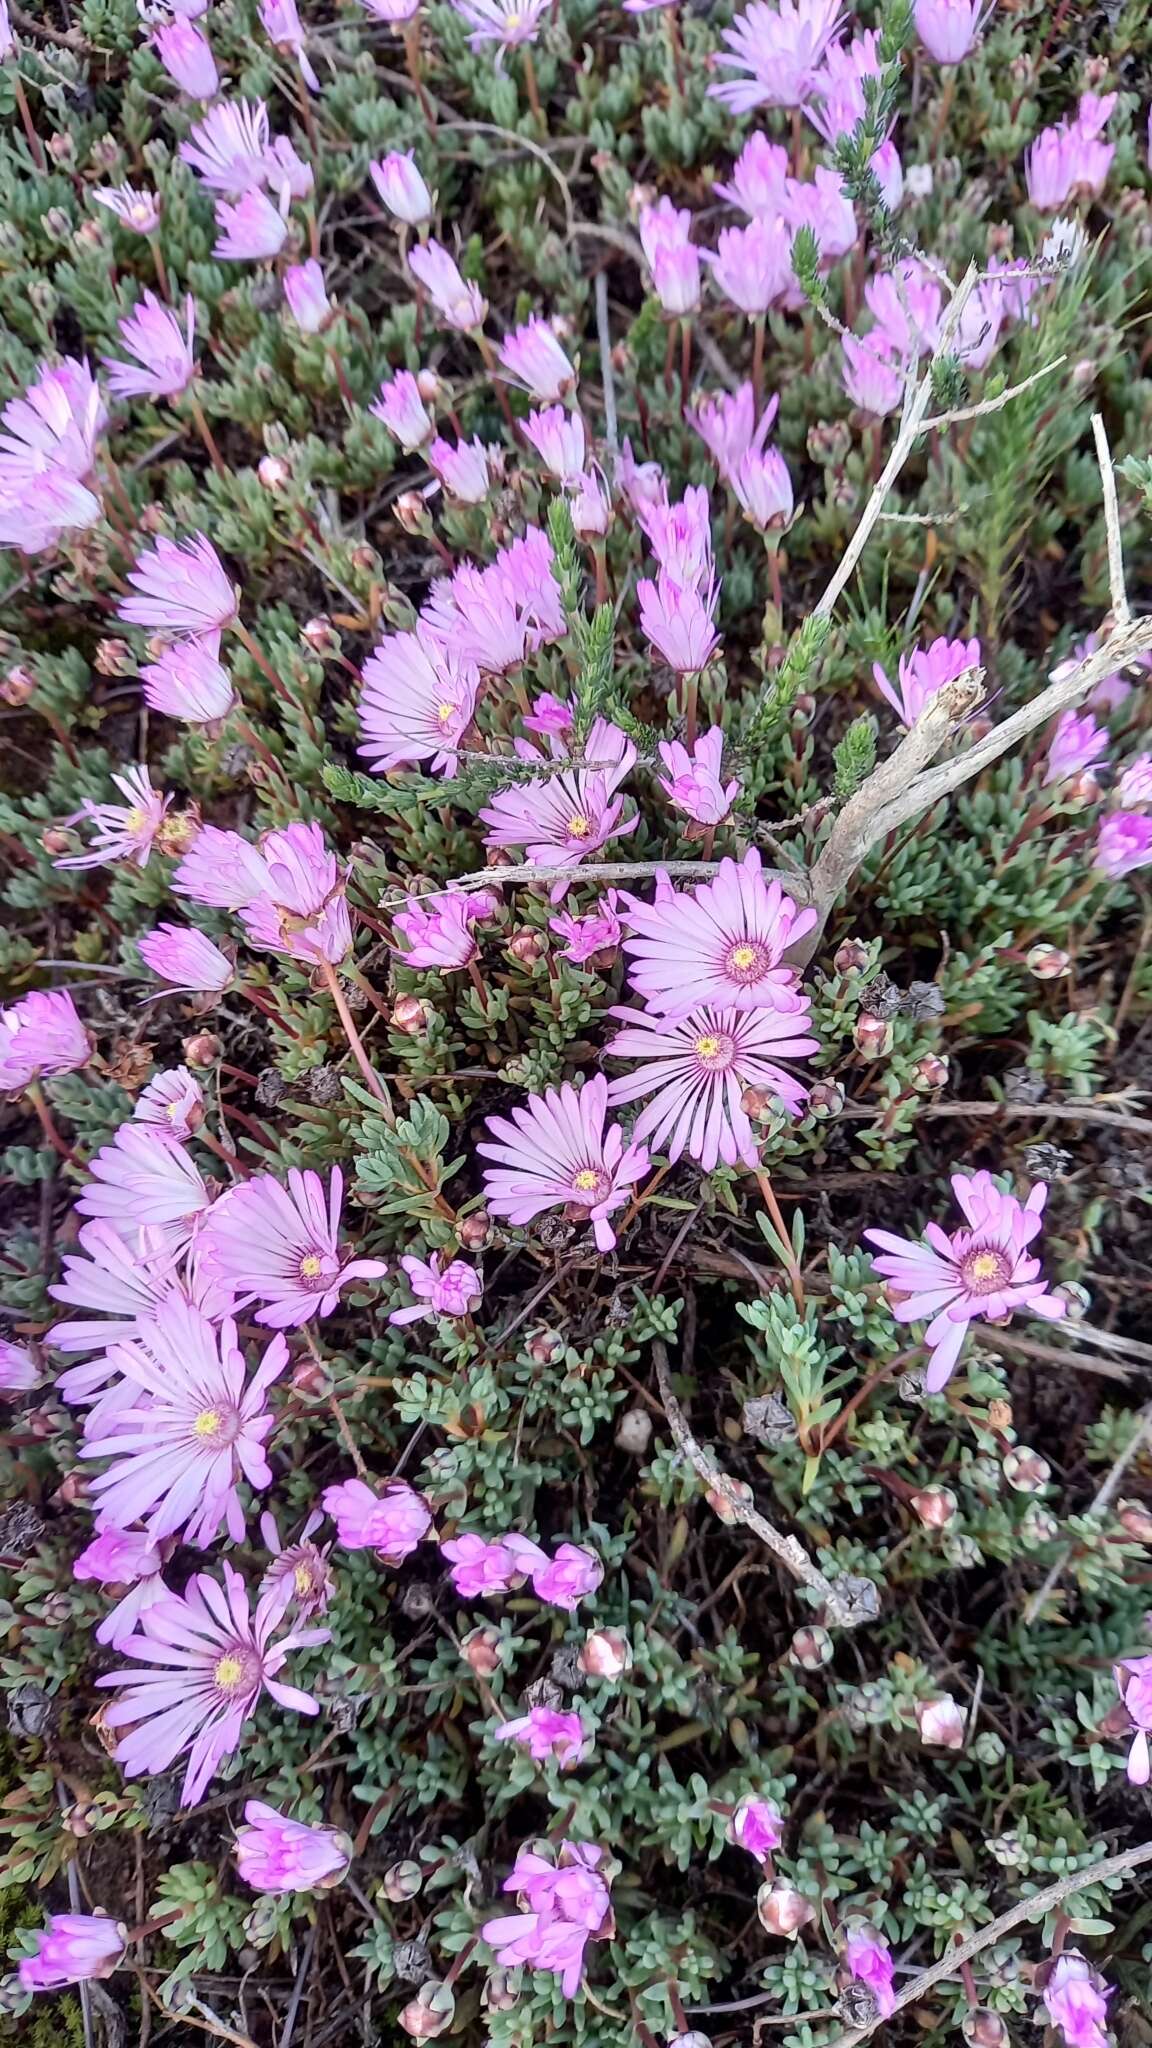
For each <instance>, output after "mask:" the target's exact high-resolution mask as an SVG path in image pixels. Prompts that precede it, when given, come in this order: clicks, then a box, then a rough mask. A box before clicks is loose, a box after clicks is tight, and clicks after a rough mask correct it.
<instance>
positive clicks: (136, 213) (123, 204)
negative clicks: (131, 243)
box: [92, 185, 160, 235]
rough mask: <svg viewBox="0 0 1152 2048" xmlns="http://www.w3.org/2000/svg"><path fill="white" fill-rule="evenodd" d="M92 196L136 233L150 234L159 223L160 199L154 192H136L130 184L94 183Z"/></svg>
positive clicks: (99, 204) (98, 203)
mask: <svg viewBox="0 0 1152 2048" xmlns="http://www.w3.org/2000/svg"><path fill="white" fill-rule="evenodd" d="M92 197H93V199H94V200H95V201H96V204H97V206H106V207H107V209H108V211H109V213H114V214H115V216H116V218H117V220H118V221H120V222H121V223H122V224H123V226H124V227H126V228H133V229H135V232H136V233H137V234H138V235H151V234H153V233H154V232H155V230H156V229H157V227H159V225H160V201H159V200H158V199H157V197H156V194H155V193H154V192H137V191H136V189H135V187H134V186H132V185H94V186H93V188H92Z"/></svg>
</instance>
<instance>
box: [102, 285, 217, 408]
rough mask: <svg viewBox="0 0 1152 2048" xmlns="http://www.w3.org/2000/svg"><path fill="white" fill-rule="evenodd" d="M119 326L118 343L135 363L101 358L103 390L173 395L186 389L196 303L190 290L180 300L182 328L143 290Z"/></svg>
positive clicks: (193, 371) (191, 374)
mask: <svg viewBox="0 0 1152 2048" xmlns="http://www.w3.org/2000/svg"><path fill="white" fill-rule="evenodd" d="M119 327H120V334H121V338H122V340H123V342H124V346H125V347H126V349H127V350H128V353H129V355H131V356H135V358H136V364H137V365H138V367H134V366H133V365H132V364H131V363H122V362H120V361H119V360H118V359H117V358H116V357H115V356H104V357H103V358H102V361H103V364H104V368H105V369H106V370H107V372H108V388H109V390H110V391H112V392H113V393H114V394H115V396H116V397H117V398H175V397H176V396H177V395H178V394H179V393H180V392H181V391H185V390H187V388H188V386H189V384H190V383H191V382H192V379H193V377H194V376H195V374H196V359H195V357H194V355H193V353H192V337H193V334H194V333H195V330H196V301H195V299H194V298H193V297H192V294H191V292H189V293H188V295H187V297H186V298H185V301H184V325H183V327H181V325H180V322H179V320H178V319H177V317H176V315H175V313H173V312H171V311H170V310H169V308H168V307H167V306H165V305H162V304H161V302H160V300H159V299H158V298H157V297H156V294H155V293H154V292H148V291H146V292H145V293H144V295H143V297H142V299H141V300H140V303H139V305H138V306H137V307H136V308H135V309H134V311H133V312H131V313H130V314H129V315H128V316H127V318H126V319H124V320H121V321H120V322H119Z"/></svg>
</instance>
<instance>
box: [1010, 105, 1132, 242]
mask: <svg viewBox="0 0 1152 2048" xmlns="http://www.w3.org/2000/svg"><path fill="white" fill-rule="evenodd" d="M1085 99H1086V100H1087V101H1088V105H1087V108H1086V107H1085V100H1081V102H1080V109H1079V111H1078V114H1077V118H1076V120H1074V121H1060V122H1059V123H1058V124H1057V125H1056V126H1055V127H1053V128H1043V129H1041V131H1040V134H1039V135H1038V136H1037V137H1036V140H1035V142H1034V143H1033V144H1032V147H1031V149H1030V150H1029V151H1028V154H1027V156H1026V157H1025V159H1024V176H1025V179H1026V182H1027V185H1028V197H1029V199H1030V200H1031V202H1032V204H1033V206H1036V207H1039V209H1040V211H1041V212H1042V213H1054V212H1056V211H1057V209H1058V208H1059V207H1061V206H1065V205H1067V203H1068V201H1069V200H1070V199H1073V198H1077V197H1080V196H1081V195H1083V196H1086V197H1089V198H1092V199H1098V198H1099V197H1100V194H1101V192H1102V191H1103V190H1104V185H1105V181H1106V179H1107V177H1108V172H1109V170H1110V169H1111V167H1112V159H1113V157H1114V156H1115V154H1116V150H1115V147H1114V145H1113V144H1112V143H1110V142H1102V141H1101V139H1100V129H1101V125H1102V122H1101V118H1100V114H1099V108H1100V106H1102V105H1103V104H1104V102H1102V101H1096V100H1095V99H1094V98H1093V96H1092V95H1091V94H1087V95H1085ZM1103 118H1104V119H1107V115H1106V114H1105V115H1104V117H1103Z"/></svg>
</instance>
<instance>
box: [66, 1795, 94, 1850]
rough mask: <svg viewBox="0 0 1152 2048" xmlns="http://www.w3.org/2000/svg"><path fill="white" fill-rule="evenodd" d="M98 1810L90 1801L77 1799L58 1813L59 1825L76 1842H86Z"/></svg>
mask: <svg viewBox="0 0 1152 2048" xmlns="http://www.w3.org/2000/svg"><path fill="white" fill-rule="evenodd" d="M98 1817H99V1808H98V1807H97V1806H96V1805H95V1803H94V1802H93V1801H92V1800H91V1799H78V1800H77V1801H76V1803H75V1805H74V1806H65V1807H62V1808H61V1811H60V1825H61V1827H62V1828H63V1829H64V1830H65V1832H66V1833H67V1834H69V1835H71V1836H72V1837H73V1839H74V1840H75V1841H77V1842H83V1841H86V1840H87V1838H88V1836H89V1835H90V1834H91V1833H92V1831H93V1829H94V1828H95V1826H96V1821H97V1819H98Z"/></svg>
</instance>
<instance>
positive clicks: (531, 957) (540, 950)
mask: <svg viewBox="0 0 1152 2048" xmlns="http://www.w3.org/2000/svg"><path fill="white" fill-rule="evenodd" d="M508 951H509V952H510V953H511V955H512V958H513V959H514V960H518V961H519V962H520V965H521V967H536V966H538V965H539V963H540V961H541V960H542V959H543V958H544V954H545V951H546V947H545V944H544V941H543V939H542V938H541V936H540V934H539V932H534V931H533V930H532V929H531V927H530V926H528V925H524V926H523V927H522V928H521V930H520V931H518V932H513V934H512V937H511V938H510V939H509V941H508Z"/></svg>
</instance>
